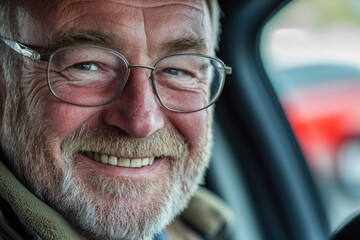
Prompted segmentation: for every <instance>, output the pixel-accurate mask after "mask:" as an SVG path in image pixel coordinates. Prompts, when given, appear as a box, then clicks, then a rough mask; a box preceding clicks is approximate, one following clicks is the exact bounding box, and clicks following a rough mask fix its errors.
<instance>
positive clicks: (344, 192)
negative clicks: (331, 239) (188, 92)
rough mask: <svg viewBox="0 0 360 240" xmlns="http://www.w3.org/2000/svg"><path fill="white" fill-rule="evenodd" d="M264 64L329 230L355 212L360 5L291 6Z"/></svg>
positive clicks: (300, 2)
mask: <svg viewBox="0 0 360 240" xmlns="http://www.w3.org/2000/svg"><path fill="white" fill-rule="evenodd" d="M261 57H262V61H263V63H264V66H265V70H266V72H267V74H268V77H269V78H270V82H271V83H272V85H273V88H274V89H275V91H276V93H277V95H278V97H279V101H280V102H281V105H282V106H283V108H284V111H285V113H286V116H287V118H288V119H289V121H290V124H291V126H292V128H293V130H294V132H295V134H296V136H297V140H298V141H299V143H300V146H301V148H302V150H303V151H304V153H305V157H306V159H307V162H308V165H309V168H310V169H311V171H312V173H313V175H314V177H315V178H316V181H317V186H318V188H319V191H320V192H321V195H322V199H323V202H324V205H325V207H326V211H327V215H328V218H329V220H330V225H331V228H332V229H334V228H336V227H337V226H339V224H340V223H341V222H342V221H344V219H346V218H347V217H349V215H351V214H353V213H354V212H355V211H358V210H360V1H359V0H293V1H291V2H290V3H289V4H287V5H286V6H285V7H283V8H282V9H281V10H280V11H279V12H278V13H277V14H276V15H275V16H274V17H273V18H272V19H271V20H270V21H269V22H268V23H267V25H266V26H265V29H264V31H263V33H262V36H261Z"/></svg>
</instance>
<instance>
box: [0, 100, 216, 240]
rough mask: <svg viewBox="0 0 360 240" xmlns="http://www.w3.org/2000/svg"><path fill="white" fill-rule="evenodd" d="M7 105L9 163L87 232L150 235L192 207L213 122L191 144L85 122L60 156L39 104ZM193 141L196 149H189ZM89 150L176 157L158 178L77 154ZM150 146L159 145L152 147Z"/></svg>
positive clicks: (93, 235)
mask: <svg viewBox="0 0 360 240" xmlns="http://www.w3.org/2000/svg"><path fill="white" fill-rule="evenodd" d="M20 108H21V109H20ZM5 109H7V111H5V112H6V114H5V116H4V119H3V126H2V130H1V144H2V147H3V148H4V152H5V155H6V156H7V158H8V160H9V163H10V166H11V167H12V168H13V170H14V171H15V173H16V175H17V176H18V177H19V178H20V180H21V181H22V182H23V183H24V184H25V185H26V186H27V187H28V188H29V189H30V190H31V191H32V192H33V193H34V194H35V195H37V196H38V197H39V198H40V199H42V200H44V201H45V202H47V203H48V204H49V205H50V206H52V207H53V208H55V209H56V210H57V211H59V212H60V213H61V214H62V215H63V216H64V217H65V218H66V219H67V220H68V221H69V222H70V223H71V224H73V225H74V226H75V227H76V228H78V229H79V231H81V232H82V234H84V235H85V236H86V237H87V238H88V239H127V240H132V239H134V240H135V239H136V240H139V239H147V238H151V237H152V236H153V235H154V234H156V233H158V232H159V231H161V230H162V229H164V228H165V227H166V225H167V224H169V223H170V222H171V220H172V219H173V218H174V217H175V216H176V215H178V214H179V212H181V211H182V210H183V209H184V208H185V207H186V205H187V203H188V201H189V200H190V198H191V196H192V195H193V194H194V192H195V191H196V189H197V187H198V185H199V184H200V183H201V181H202V179H203V174H204V172H205V169H206V167H207V166H208V161H209V149H210V146H211V144H212V141H211V133H210V131H211V130H210V126H208V131H209V132H208V133H207V135H206V136H204V137H203V138H201V139H199V141H198V142H197V143H186V142H185V140H184V139H183V137H182V136H181V135H180V134H178V133H177V132H175V131H173V132H171V131H161V132H158V133H157V134H154V135H153V136H151V138H148V139H146V140H134V139H131V138H127V137H124V136H121V135H120V134H119V133H117V132H116V131H114V130H113V129H102V130H98V131H93V130H90V129H88V128H87V127H86V126H83V127H82V128H81V129H79V130H77V131H75V132H74V133H73V134H72V135H71V136H69V137H68V138H67V139H66V140H65V141H63V142H62V143H61V148H60V149H61V156H60V157H57V156H56V154H54V152H56V151H54V148H55V147H54V146H55V145H56V144H59V143H58V141H57V139H56V136H51V133H50V132H48V131H46V129H45V128H44V127H42V126H41V125H40V124H37V122H41V121H39V120H38V119H36V118H37V117H39V116H41V113H40V111H33V112H32V113H30V112H29V111H28V112H27V111H26V110H24V105H23V104H21V103H20V104H19V103H16V101H7V105H6V107H5ZM9 109H11V111H9ZM14 109H17V111H14ZM25 109H26V108H25ZM28 109H29V108H28ZM9 112H11V113H9ZM35 112H37V113H35ZM34 113H35V114H34ZM36 116H37V117H36ZM208 117H209V116H208ZM207 124H208V125H211V124H210V123H209V122H208V123H207ZM125 143H126V144H125ZM190 147H191V148H192V149H193V150H191V151H189V148H190ZM84 149H87V150H92V151H95V152H105V153H106V152H112V151H118V152H119V153H120V154H121V152H122V154H124V156H132V155H131V154H133V156H138V155H139V154H143V155H144V156H146V154H154V155H157V156H169V159H167V162H166V165H165V167H164V168H163V169H162V174H159V175H157V176H155V177H154V178H151V179H144V181H142V180H139V179H131V178H121V179H118V178H115V177H110V176H106V175H104V174H101V173H99V172H97V171H96V170H94V169H92V170H91V169H89V167H88V165H87V164H84V163H83V162H81V161H77V160H76V159H75V158H74V156H76V155H77V154H79V151H80V150H84ZM150 149H152V150H151V151H154V152H150V153H149V152H146V151H150ZM140 156H141V155H140Z"/></svg>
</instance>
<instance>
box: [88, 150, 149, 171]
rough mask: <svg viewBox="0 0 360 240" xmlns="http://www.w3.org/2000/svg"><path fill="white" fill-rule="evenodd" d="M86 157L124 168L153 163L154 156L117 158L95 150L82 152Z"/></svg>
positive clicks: (139, 166)
mask: <svg viewBox="0 0 360 240" xmlns="http://www.w3.org/2000/svg"><path fill="white" fill-rule="evenodd" d="M82 154H84V155H86V156H87V157H88V158H91V159H93V160H94V161H96V162H100V163H103V164H109V165H113V166H119V167H126V168H141V167H145V166H148V165H152V164H153V163H154V160H155V158H154V157H143V158H119V157H116V156H112V155H107V154H104V153H96V152H83V153H82Z"/></svg>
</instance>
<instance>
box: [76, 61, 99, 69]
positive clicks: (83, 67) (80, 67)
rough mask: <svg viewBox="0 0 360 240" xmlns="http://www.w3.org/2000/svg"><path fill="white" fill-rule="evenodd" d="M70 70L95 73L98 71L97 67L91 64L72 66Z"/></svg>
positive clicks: (84, 63)
mask: <svg viewBox="0 0 360 240" xmlns="http://www.w3.org/2000/svg"><path fill="white" fill-rule="evenodd" d="M72 68H75V69H78V70H83V71H97V70H99V67H98V65H97V64H95V63H91V62H83V63H76V64H74V65H72Z"/></svg>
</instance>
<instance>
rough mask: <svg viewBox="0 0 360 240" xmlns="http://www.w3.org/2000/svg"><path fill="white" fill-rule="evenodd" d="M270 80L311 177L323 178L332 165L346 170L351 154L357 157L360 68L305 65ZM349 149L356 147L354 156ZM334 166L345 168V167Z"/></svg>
mask: <svg viewBox="0 0 360 240" xmlns="http://www.w3.org/2000/svg"><path fill="white" fill-rule="evenodd" d="M272 78H273V82H274V83H275V89H276V91H277V92H278V93H279V96H280V98H281V103H282V105H283V107H284V110H285V113H286V115H287V117H288V119H289V121H290V124H291V126H292V127H293V130H294V132H295V134H296V136H297V138H298V141H299V143H300V145H301V147H302V148H303V150H304V152H305V155H306V157H307V159H308V162H309V165H310V166H311V168H312V170H313V171H314V172H315V175H319V174H320V175H323V174H326V173H328V171H332V170H333V169H334V166H339V167H340V168H341V167H342V166H345V165H346V164H348V162H349V161H351V160H348V157H350V155H349V154H351V158H354V157H355V158H356V157H357V158H360V71H359V70H358V69H356V68H353V67H348V66H339V65H309V66H301V67H296V68H291V69H287V70H284V71H281V72H278V73H276V74H275V75H273V77H272ZM353 144H357V145H356V146H358V147H359V151H357V152H358V153H359V155H357V154H355V155H357V156H354V154H353V152H354V151H353V148H351V146H353ZM349 146H350V148H349ZM349 151H352V152H349ZM359 160H360V159H359ZM338 161H347V163H345V165H344V163H340V162H338ZM351 162H353V161H351ZM359 162H360V161H359ZM338 164H340V165H338ZM346 166H347V165H346ZM335 169H336V170H341V169H338V168H337V167H336V168H335ZM359 182H360V180H359Z"/></svg>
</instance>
